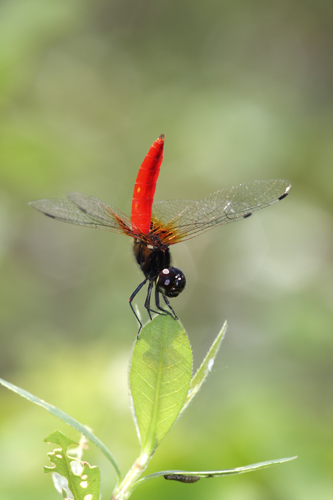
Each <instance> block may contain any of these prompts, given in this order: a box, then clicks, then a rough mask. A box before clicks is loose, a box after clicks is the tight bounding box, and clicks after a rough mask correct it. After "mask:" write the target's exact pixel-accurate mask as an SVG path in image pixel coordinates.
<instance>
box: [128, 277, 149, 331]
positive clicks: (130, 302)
mask: <svg viewBox="0 0 333 500" xmlns="http://www.w3.org/2000/svg"><path fill="white" fill-rule="evenodd" d="M146 283H147V278H146V279H145V280H143V281H142V283H140V285H139V286H138V287H137V288H136V289H135V290H134V292H133V293H132V295H131V296H130V298H129V300H128V302H129V305H130V308H131V309H132V312H133V314H134V316H135V317H136V319H137V320H138V323H139V331H138V334H137V338H139V334H140V332H141V329H142V323H141V321H140V318H139V316H138V315H137V314H136V312H135V310H134V307H133V304H132V302H133V299H134V297H135V296H136V295H137V294H138V293H139V292H140V290H141V288H142V287H143V286H144V285H145V284H146Z"/></svg>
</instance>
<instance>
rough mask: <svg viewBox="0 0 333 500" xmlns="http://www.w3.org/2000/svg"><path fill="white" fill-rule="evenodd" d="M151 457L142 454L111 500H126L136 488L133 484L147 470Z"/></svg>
mask: <svg viewBox="0 0 333 500" xmlns="http://www.w3.org/2000/svg"><path fill="white" fill-rule="evenodd" d="M151 457H152V455H147V454H146V453H142V454H141V455H140V456H139V457H138V458H137V459H136V460H135V462H134V464H133V465H132V467H131V468H130V470H129V471H128V473H127V474H126V476H125V478H124V479H123V481H122V482H121V483H120V485H119V486H117V488H116V489H115V490H114V492H113V493H112V497H111V500H126V499H127V498H129V497H130V496H131V494H132V493H133V491H134V489H135V488H136V485H135V482H136V480H137V479H138V478H139V477H140V476H141V474H142V473H143V471H144V470H145V469H146V468H147V466H148V463H149V460H150V459H151Z"/></svg>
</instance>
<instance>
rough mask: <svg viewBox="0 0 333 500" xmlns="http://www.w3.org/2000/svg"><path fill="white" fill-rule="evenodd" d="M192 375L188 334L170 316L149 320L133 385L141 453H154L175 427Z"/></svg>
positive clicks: (139, 346)
mask: <svg viewBox="0 0 333 500" xmlns="http://www.w3.org/2000/svg"><path fill="white" fill-rule="evenodd" d="M191 374H192V351H191V346H190V343H189V340H188V337H187V335H186V333H185V331H184V329H183V328H182V326H181V325H180V323H179V322H178V321H176V320H174V319H173V318H172V317H171V316H170V315H165V316H162V315H159V316H157V317H156V318H154V319H153V320H152V321H151V322H149V323H148V324H147V325H146V326H145V327H144V328H143V330H142V332H141V334H140V337H139V339H138V340H137V342H136V344H135V347H134V351H133V357H132V363H131V371H130V386H131V394H132V398H133V405H134V411H135V417H136V424H137V428H138V433H139V438H140V441H141V448H142V453H146V454H148V455H151V454H152V453H153V451H154V450H155V449H156V447H157V446H158V445H159V444H160V442H161V441H162V439H163V438H164V437H165V435H166V434H167V432H168V431H169V430H170V428H171V427H172V425H173V423H174V422H175V420H176V418H177V417H178V415H179V412H180V410H181V408H182V406H183V404H184V401H185V399H186V397H187V393H188V389H189V386H190V381H191Z"/></svg>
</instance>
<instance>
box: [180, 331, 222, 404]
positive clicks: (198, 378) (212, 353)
mask: <svg viewBox="0 0 333 500" xmlns="http://www.w3.org/2000/svg"><path fill="white" fill-rule="evenodd" d="M226 330H227V322H226V321H225V322H224V325H223V326H222V329H221V331H220V332H219V334H218V335H217V337H216V339H215V340H214V342H213V344H212V346H211V348H210V349H209V351H208V353H207V354H206V357H205V358H204V360H203V362H202V363H201V366H200V367H199V368H198V370H197V372H196V374H195V375H194V377H193V378H192V380H191V385H190V389H189V391H188V395H187V398H186V400H185V403H184V405H183V408H182V410H181V411H182V412H183V411H184V410H185V408H186V407H187V406H188V405H189V403H190V402H191V401H192V399H193V398H194V396H195V395H196V393H197V392H198V391H199V389H200V388H201V386H202V384H203V383H204V381H205V380H206V377H207V376H208V374H209V373H210V372H211V370H212V367H213V364H214V361H215V357H216V355H217V353H218V350H219V348H220V345H221V342H222V340H223V339H224V335H225V332H226Z"/></svg>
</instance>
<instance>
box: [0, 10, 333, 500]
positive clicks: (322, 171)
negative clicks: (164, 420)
mask: <svg viewBox="0 0 333 500" xmlns="http://www.w3.org/2000/svg"><path fill="white" fill-rule="evenodd" d="M332 50H333V4H332V3H331V2H327V1H326V0H308V1H300V0H291V1H290V0H288V1H286V0H282V1H280V2H264V1H262V0H250V1H248V2H246V1H244V0H239V1H237V0H236V1H218V0H206V1H205V2H203V1H199V0H192V1H187V0H177V1H176V0H169V1H168V2H162V1H160V0H157V1H149V0H140V1H135V0H122V1H121V0H94V1H92V0H83V1H72V0H57V1H56V2H55V1H51V0H7V1H6V0H3V1H2V2H1V4H0V69H1V72H0V87H1V92H0V96H1V97H0V98H1V101H0V103H1V104H0V105H1V117H0V128H1V131H0V276H1V286H0V335H1V341H0V346H1V347H0V376H1V377H3V378H5V379H8V380H9V381H11V382H13V383H15V384H17V385H19V386H21V387H23V388H25V389H26V390H29V391H30V392H32V393H34V394H36V395H38V396H39V397H41V398H43V399H45V400H46V401H48V402H50V403H52V404H54V405H56V406H58V407H60V408H62V409H63V410H64V411H66V412H67V413H69V414H70V415H72V416H73V417H75V418H77V419H78V420H80V421H81V422H83V423H85V424H87V425H89V426H90V427H91V428H93V429H94V431H95V433H96V434H97V436H99V437H100V439H102V440H103V441H104V442H105V444H106V445H107V446H108V447H109V448H110V450H111V451H112V452H113V453H114V455H115V456H116V458H117V459H118V462H119V464H120V467H121V469H122V471H123V472H124V473H125V472H126V470H127V469H128V468H129V467H130V465H131V464H132V462H133V461H134V459H135V458H136V457H137V454H138V451H139V447H138V442H137V438H136V434H135V429H134V426H133V423H132V420H131V413H130V410H129V404H128V385H127V378H128V366H129V360H130V356H131V351H132V347H133V343H134V339H135V335H136V332H137V325H136V323H135V320H134V318H133V316H132V314H131V312H130V310H129V307H128V297H129V295H130V294H131V292H132V291H133V290H134V288H135V287H136V286H137V284H138V283H139V281H140V280H141V279H142V276H141V274H140V270H139V269H137V267H136V264H135V262H134V258H133V256H132V248H131V241H130V240H129V238H126V237H123V236H121V235H117V234H113V233H107V232H102V231H94V230H91V229H89V230H88V229H84V228H80V227H75V226H70V225H66V224H61V223H58V222H55V221H52V220H51V219H48V218H46V217H43V216H42V215H40V214H39V213H37V212H36V211H34V210H33V209H31V208H30V207H28V205H27V203H28V201H30V200H34V199H38V198H48V197H64V196H65V194H66V192H68V191H80V192H83V193H86V194H90V195H93V196H96V197H98V198H100V199H102V200H104V201H106V202H109V203H111V204H112V205H114V206H116V207H118V208H119V209H120V210H122V211H124V212H125V213H127V214H129V213H130V206H131V196H132V191H133V185H134V180H135V177H136V174H137V171H138V168H139V165H140V164H141V162H142V160H143V158H144V156H145V154H146V152H147V151H148V148H149V146H150V145H151V144H152V142H153V141H154V140H155V139H156V138H157V137H158V135H160V134H161V133H165V135H166V144H165V155H164V162H163V165H162V169H161V174H160V179H159V182H158V186H157V191H156V198H157V199H170V198H175V199H177V198H187V199H196V198H200V197H203V196H205V195H207V194H209V193H210V192H213V191H215V190H217V189H219V188H221V189H222V188H225V187H229V186H231V185H234V184H238V183H241V182H247V181H251V180H255V179H270V178H287V179H289V180H290V181H291V182H292V184H293V188H292V191H291V194H290V196H289V197H288V198H287V199H286V200H284V201H283V202H281V203H279V204H277V205H274V206H273V207H270V208H269V209H267V210H264V211H262V212H259V213H257V214H256V215H255V216H254V217H252V218H250V219H249V220H247V221H244V222H242V224H231V225H229V226H226V227H220V228H218V229H215V230H214V231H211V232H208V233H206V234H204V235H202V236H201V237H198V238H196V239H193V240H190V241H188V242H187V243H186V244H185V243H184V244H179V245H176V246H175V247H174V249H172V250H173V257H174V262H175V264H176V265H177V266H178V267H180V268H181V269H182V270H183V271H184V272H185V274H186V276H187V282H188V285H187V289H186V291H185V292H184V293H183V296H180V297H179V298H178V299H175V300H174V302H173V305H174V307H175V309H176V311H177V313H178V315H179V317H180V319H181V321H182V323H183V325H184V326H185V328H186V329H187V331H188V334H189V336H190V339H191V343H192V346H193V351H194V360H195V368H196V367H198V365H199V364H200V361H201V359H202V357H203V356H204V355H205V353H206V352H207V349H208V347H209V345H210V343H211V342H212V341H213V339H214V337H215V335H216V334H217V332H218V330H219V329H220V327H221V325H222V323H223V322H224V320H225V319H227V320H228V324H229V329H228V334H227V337H226V339H225V341H224V344H223V346H222V349H221V351H220V353H219V355H218V358H217V360H216V363H215V365H214V368H213V371H212V373H211V376H210V378H209V379H208V381H207V382H206V384H205V386H204V387H203V389H202V390H201V392H200V393H199V395H198V396H197V398H196V400H195V402H194V403H193V404H192V405H191V407H190V408H189V409H188V410H187V411H186V413H185V414H184V415H183V416H182V418H181V419H180V420H179V421H178V422H177V423H176V425H175V427H174V428H173V430H172V431H171V433H170V435H169V436H168V437H167V438H166V439H165V441H164V442H163V443H162V445H161V447H160V448H159V449H158V451H157V453H156V455H155V456H154V458H153V460H152V462H151V465H150V466H149V470H148V471H149V472H154V471H158V470H163V469H172V468H175V469H192V470H193V469H218V468H232V467H237V466H242V465H246V464H250V463H254V462H258V461H263V460H270V459H274V458H281V457H288V456H292V455H295V454H297V455H298V456H299V458H298V460H297V461H295V462H292V463H290V464H285V465H282V466H278V467H275V468H272V469H269V470H264V471H262V472H256V473H252V474H247V475H243V476H233V477H228V478H225V479H211V480H209V481H204V480H202V481H200V482H199V483H197V484H193V485H184V484H180V483H173V482H166V481H164V480H163V479H159V480H156V481H151V482H149V483H147V484H146V485H144V486H142V487H141V488H139V489H138V490H136V492H135V493H134V495H133V498H136V499H138V500H139V499H147V498H160V499H164V498H165V499H169V498H170V497H171V496H172V497H173V498H174V500H176V499H186V498H191V500H194V499H202V498H207V499H212V500H213V499H222V498H223V500H238V499H239V500H254V499H255V500H267V499H269V500H313V499H314V498H316V499H320V500H329V499H332V498H333V475H332V470H333V452H332V445H333V433H332V427H333V425H332V422H333V404H332V401H333V391H332V387H333V383H332V375H333V366H332V354H333V284H332V283H333V235H332V223H333V217H332V198H333V197H332V191H333V187H332V186H333V62H332ZM143 300H144V293H142V294H141V295H140V296H139V297H138V305H139V306H140V308H141V310H142V305H143ZM0 408H1V410H0V464H1V465H0V471H1V472H0V474H1V480H0V498H1V499H2V500H16V499H20V500H22V499H23V498H24V499H25V500H29V499H34V500H39V499H45V498H48V499H49V500H51V499H57V498H59V495H58V493H56V491H55V490H54V488H53V485H52V483H51V478H50V477H49V476H46V475H44V473H43V471H42V467H43V465H46V464H47V463H48V460H47V456H46V453H47V452H48V451H51V448H50V447H49V446H47V445H46V444H45V443H43V438H44V437H45V436H46V435H48V434H49V433H50V432H52V431H53V430H54V429H55V428H58V429H61V430H62V431H63V432H65V433H66V434H67V435H69V436H70V437H72V438H73V439H78V435H77V434H76V433H75V432H74V431H73V430H72V429H71V428H68V427H66V426H65V425H63V424H61V423H60V422H58V421H57V420H56V419H55V418H54V417H52V416H50V415H49V414H48V413H47V412H45V411H44V410H42V409H41V408H38V407H35V406H34V405H32V404H31V403H28V402H27V401H24V400H21V399H20V398H19V397H18V396H16V395H14V394H13V393H10V392H9V391H7V390H5V389H3V388H1V389H0ZM85 458H86V460H87V461H89V462H90V463H93V464H97V465H99V467H100V468H101V473H102V493H103V498H109V497H110V495H111V491H112V486H113V484H114V481H115V474H114V473H113V471H112V470H111V468H110V465H109V464H108V463H107V461H106V459H105V458H104V457H103V456H102V455H101V454H100V453H99V452H98V450H96V449H95V448H94V447H93V445H92V446H91V447H90V449H89V451H88V452H87V454H86V457H85Z"/></svg>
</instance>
